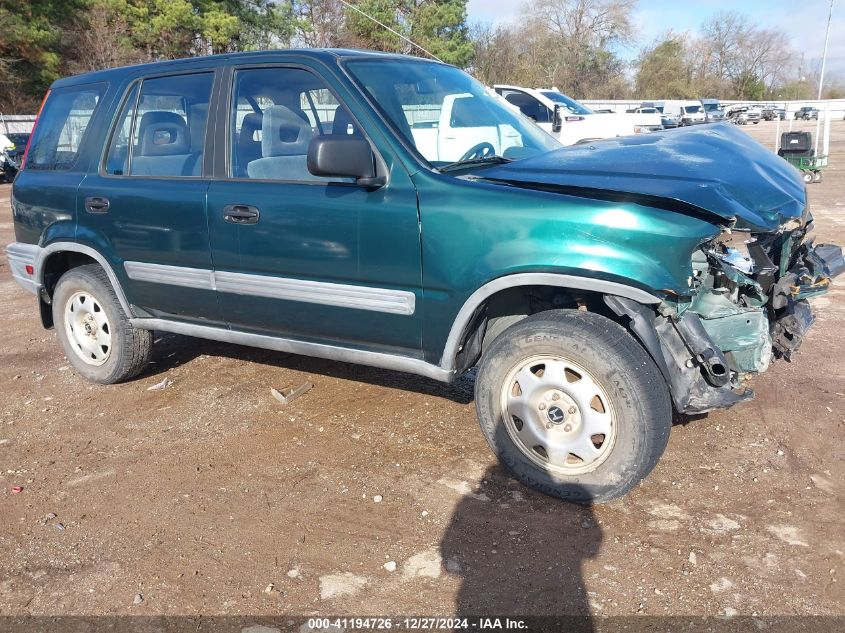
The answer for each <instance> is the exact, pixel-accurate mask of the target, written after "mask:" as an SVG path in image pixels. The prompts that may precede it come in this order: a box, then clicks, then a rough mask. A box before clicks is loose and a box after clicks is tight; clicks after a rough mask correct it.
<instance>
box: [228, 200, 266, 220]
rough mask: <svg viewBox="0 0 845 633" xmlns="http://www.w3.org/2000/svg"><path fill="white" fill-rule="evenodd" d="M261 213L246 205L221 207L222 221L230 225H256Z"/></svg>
mask: <svg viewBox="0 0 845 633" xmlns="http://www.w3.org/2000/svg"><path fill="white" fill-rule="evenodd" d="M260 216H261V213H260V212H259V211H258V209H257V208H256V207H253V206H251V205H248V204H230V205H227V206H225V207H223V219H224V220H226V222H231V223H232V224H257V223H258V218H259V217H260Z"/></svg>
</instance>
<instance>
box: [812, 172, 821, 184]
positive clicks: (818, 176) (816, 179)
mask: <svg viewBox="0 0 845 633" xmlns="http://www.w3.org/2000/svg"><path fill="white" fill-rule="evenodd" d="M821 181H822V172H820V171H814V172H813V182H821Z"/></svg>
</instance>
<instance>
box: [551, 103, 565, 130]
mask: <svg viewBox="0 0 845 633" xmlns="http://www.w3.org/2000/svg"><path fill="white" fill-rule="evenodd" d="M562 129H563V106H561V105H560V104H559V103H556V104H555V111H554V115H553V116H552V132H560V131H561V130H562Z"/></svg>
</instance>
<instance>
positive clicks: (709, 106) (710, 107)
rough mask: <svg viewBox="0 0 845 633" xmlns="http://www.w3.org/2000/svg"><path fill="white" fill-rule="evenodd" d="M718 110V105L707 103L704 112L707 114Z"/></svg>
mask: <svg viewBox="0 0 845 633" xmlns="http://www.w3.org/2000/svg"><path fill="white" fill-rule="evenodd" d="M718 109H719V104H718V103H705V104H704V110H705V111H706V112H713V111H714V110H718Z"/></svg>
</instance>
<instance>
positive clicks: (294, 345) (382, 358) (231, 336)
mask: <svg viewBox="0 0 845 633" xmlns="http://www.w3.org/2000/svg"><path fill="white" fill-rule="evenodd" d="M130 322H131V323H132V326H133V327H136V328H140V329H144V330H156V331H157V332H170V333H173V334H183V335H185V336H196V337H198V338H205V339H211V340H213V341H220V342H222V343H233V344H235V345H248V346H251V347H260V348H263V349H269V350H274V351H277V352H285V353H289V354H301V355H303V356H314V357H316V358H325V359H328V360H336V361H340V362H344V363H355V364H358V365H369V366H370V367H380V368H382V369H390V370H393V371H401V372H406V373H409V374H417V375H418V376H425V377H427V378H432V379H434V380H438V381H440V382H451V381H452V379H453V377H454V373H453V372H451V371H446V370H445V369H443V368H441V367H438V366H437V365H432V364H431V363H428V362H426V361H424V360H421V359H418V358H410V357H408V356H400V355H397V354H386V353H383V352H369V351H366V350H360V349H353V348H349V347H339V346H335V345H326V344H323V343H311V342H307V341H297V340H294V339H286V338H280V337H276V336H266V335H263V334H252V333H250V332H238V331H236V330H227V329H224V328H218V327H210V326H207V325H196V324H193V323H184V322H182V321H170V320H168V319H131V321H130Z"/></svg>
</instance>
